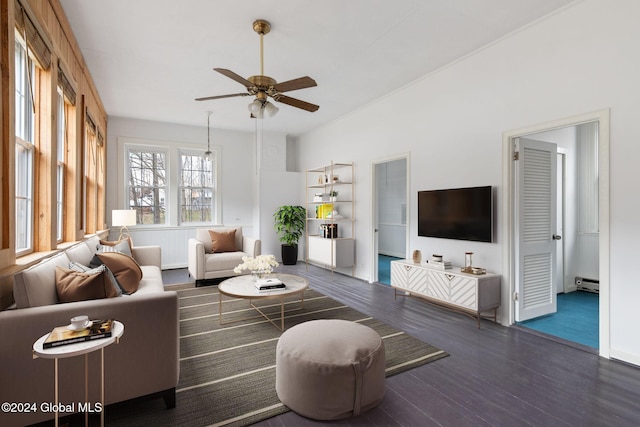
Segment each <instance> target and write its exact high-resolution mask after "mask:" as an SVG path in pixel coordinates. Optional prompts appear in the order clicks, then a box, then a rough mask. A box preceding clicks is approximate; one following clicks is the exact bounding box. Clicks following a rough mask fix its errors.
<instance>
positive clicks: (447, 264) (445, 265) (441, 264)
mask: <svg viewBox="0 0 640 427" xmlns="http://www.w3.org/2000/svg"><path fill="white" fill-rule="evenodd" d="M427 264H429V267H433V268H437V269H440V270H448V269H450V268H451V261H434V260H432V259H430V260H427Z"/></svg>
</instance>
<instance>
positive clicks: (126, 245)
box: [97, 238, 132, 256]
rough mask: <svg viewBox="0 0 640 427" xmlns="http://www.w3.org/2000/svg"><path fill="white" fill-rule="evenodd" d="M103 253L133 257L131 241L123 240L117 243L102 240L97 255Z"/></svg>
mask: <svg viewBox="0 0 640 427" xmlns="http://www.w3.org/2000/svg"><path fill="white" fill-rule="evenodd" d="M103 252H121V253H123V254H126V255H129V256H132V254H131V239H130V238H127V239H123V240H119V241H117V242H108V241H106V240H100V244H99V245H98V248H97V253H103Z"/></svg>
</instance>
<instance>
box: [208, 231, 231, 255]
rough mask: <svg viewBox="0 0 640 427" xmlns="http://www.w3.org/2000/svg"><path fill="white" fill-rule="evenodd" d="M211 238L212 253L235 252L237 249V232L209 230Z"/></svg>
mask: <svg viewBox="0 0 640 427" xmlns="http://www.w3.org/2000/svg"><path fill="white" fill-rule="evenodd" d="M209 236H211V252H212V253H219V252H235V251H236V250H237V249H236V230H235V229H233V230H229V231H217V230H209Z"/></svg>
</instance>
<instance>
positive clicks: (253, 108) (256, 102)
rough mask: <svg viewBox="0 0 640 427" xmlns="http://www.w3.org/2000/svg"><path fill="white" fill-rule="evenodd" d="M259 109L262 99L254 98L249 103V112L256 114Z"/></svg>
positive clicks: (260, 108)
mask: <svg viewBox="0 0 640 427" xmlns="http://www.w3.org/2000/svg"><path fill="white" fill-rule="evenodd" d="M260 110H262V101H261V100H259V99H258V98H256V99H254V100H253V101H252V102H251V103H250V104H249V111H251V114H253V115H254V116H257V114H258V112H259V111H260Z"/></svg>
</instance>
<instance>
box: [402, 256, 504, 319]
mask: <svg viewBox="0 0 640 427" xmlns="http://www.w3.org/2000/svg"><path fill="white" fill-rule="evenodd" d="M391 286H392V287H393V288H394V290H395V297H396V298H397V296H398V293H400V294H401V295H402V294H408V295H411V296H415V297H419V298H421V299H424V300H425V301H427V302H430V303H433V304H436V305H439V306H442V307H445V308H447V309H450V310H453V311H456V312H460V313H463V314H466V315H468V316H470V317H472V318H474V319H477V320H478V328H480V319H481V318H488V319H491V320H493V321H494V322H495V321H496V317H497V310H498V307H500V276H499V275H497V274H491V273H486V274H481V275H476V274H467V273H462V272H461V271H460V267H455V266H452V268H450V269H446V270H443V269H440V268H436V267H430V266H429V265H428V264H425V263H421V264H416V263H414V262H413V261H412V260H399V261H392V262H391ZM488 312H493V313H492V314H491V315H486V313H488Z"/></svg>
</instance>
